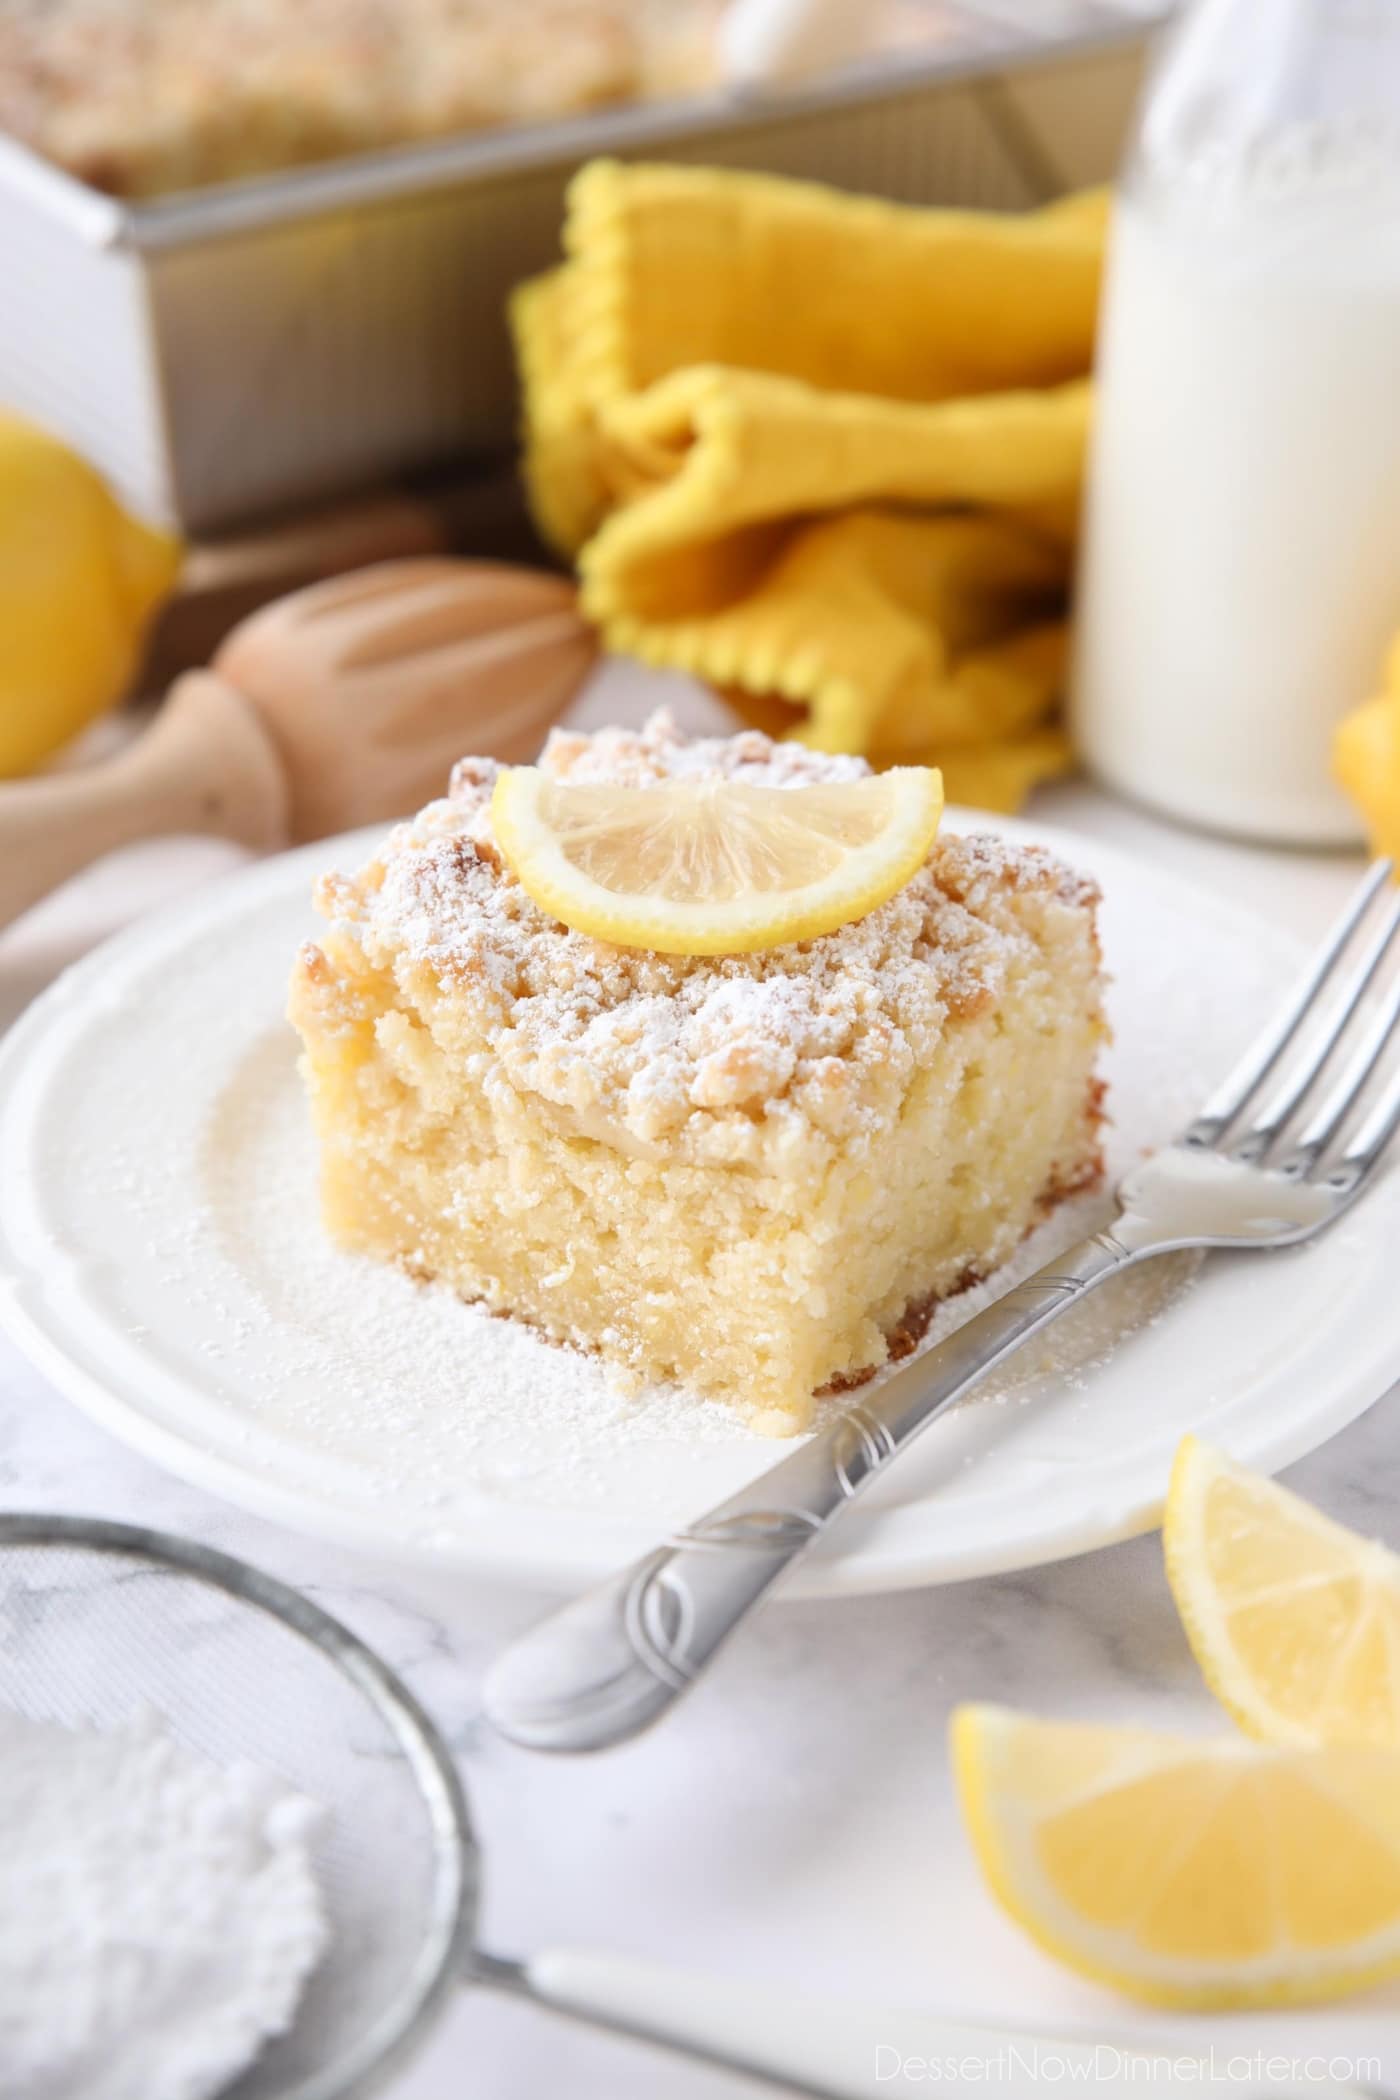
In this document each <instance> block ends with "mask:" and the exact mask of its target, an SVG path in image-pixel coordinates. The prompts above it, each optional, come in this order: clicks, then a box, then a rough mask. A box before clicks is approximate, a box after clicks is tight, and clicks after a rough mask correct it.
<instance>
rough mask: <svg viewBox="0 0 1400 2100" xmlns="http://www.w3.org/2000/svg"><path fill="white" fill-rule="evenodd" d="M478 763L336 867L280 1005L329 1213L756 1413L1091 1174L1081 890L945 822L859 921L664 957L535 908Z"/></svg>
mask: <svg viewBox="0 0 1400 2100" xmlns="http://www.w3.org/2000/svg"><path fill="white" fill-rule="evenodd" d="M542 763H544V764H545V765H547V766H549V767H550V768H552V769H553V770H554V771H556V772H557V773H558V774H559V775H560V777H564V778H575V779H589V778H592V779H617V780H621V781H624V782H626V781H629V780H635V781H645V780H655V779H658V778H666V777H674V776H675V775H676V774H677V773H684V772H691V773H695V772H703V771H704V770H705V769H706V768H707V767H708V768H710V769H711V770H717V771H720V772H723V773H724V774H726V775H727V776H729V777H741V778H742V777H748V778H754V779H760V778H761V779H764V780H768V781H773V782H775V783H776V784H782V783H784V782H788V783H793V782H797V781H802V780H811V779H817V778H833V777H835V778H842V777H852V775H853V774H854V773H856V772H859V771H860V770H862V768H861V767H860V762H859V761H856V760H850V759H831V758H826V757H821V756H818V755H817V754H813V753H808V752H805V751H801V750H798V749H797V748H796V747H791V746H774V745H771V744H769V743H768V741H767V740H766V739H765V738H762V737H759V736H757V735H756V734H754V733H752V732H748V733H745V734H744V735H742V736H739V737H735V738H731V739H727V740H722V741H719V740H717V741H710V742H697V743H688V742H686V741H685V740H684V739H682V738H680V737H679V736H678V735H677V733H676V732H675V730H674V728H673V727H672V725H671V724H670V723H669V721H668V720H666V718H664V717H662V718H658V719H656V720H654V721H653V722H652V723H651V724H649V725H648V727H647V729H646V730H644V731H642V732H640V733H636V734H628V733H623V732H605V733H603V734H602V735H600V736H598V737H595V738H583V737H574V736H564V735H559V734H556V736H555V737H554V739H553V740H552V741H551V744H550V746H549V748H548V750H547V752H546V754H545V758H544V760H543V761H542ZM493 775H494V768H493V767H491V766H490V765H489V764H487V763H485V762H478V761H470V762H466V763H465V764H464V765H463V766H462V767H459V768H458V771H457V775H456V776H455V778H454V783H453V787H452V791H451V793H450V794H449V796H448V797H447V798H445V799H444V800H443V801H442V802H439V803H435V804H433V805H431V806H430V807H429V809H428V810H426V811H425V812H423V814H422V815H421V816H420V817H419V818H417V819H415V820H414V822H413V823H411V824H409V825H406V826H402V827H400V828H399V830H398V831H397V832H396V833H394V834H393V836H392V837H391V838H390V840H389V841H388V842H387V843H386V846H385V848H384V849H383V851H382V852H381V854H380V855H379V856H377V857H376V858H375V859H374V860H373V861H371V863H370V864H369V866H368V867H367V868H365V869H364V870H362V871H361V873H360V874H359V875H357V876H355V877H353V878H343V877H338V878H333V879H332V880H330V881H329V882H327V883H324V884H323V885H322V886H321V889H320V892H319V895H318V903H319V906H320V908H321V910H322V911H323V913H324V914H325V916H326V918H327V921H328V925H327V930H326V932H325V933H324V934H323V935H322V936H321V938H320V939H319V941H318V942H317V943H316V944H314V945H308V946H307V947H306V948H305V949H304V950H303V952H302V954H301V956H300V957H299V959H298V962H297V966H296V971H295V975H294V981H293V986H292V999H291V1014H292V1018H293V1020H294V1022H295V1023H296V1025H297V1027H298V1029H299V1030H300V1031H301V1034H302V1036H303V1039H304V1042H305V1046H306V1055H305V1060H304V1066H305V1071H306V1076H307V1081H308V1085H309V1089H310V1094H311V1101H312V1106H313V1110H314V1114H315V1119H316V1126H317V1130H318V1132H319V1137H320V1143H321V1152H322V1162H323V1193H324V1205H325V1216H326V1222H327V1225H328V1227H329V1229H330V1231H331V1232H332V1233H333V1234H334V1235H335V1237H336V1238H337V1239H338V1240H340V1241H341V1242H342V1243H343V1244H344V1245H346V1246H347V1247H351V1248H355V1249H359V1250H362V1251H366V1252H369V1253H372V1254H375V1255H379V1256H382V1257H385V1258H388V1259H392V1260H395V1261H397V1262H400V1263H402V1264H403V1265H405V1266H406V1267H408V1268H409V1269H411V1270H412V1271H413V1272H414V1273H416V1274H419V1275H421V1276H424V1277H431V1278H436V1279H439V1280H442V1281H444V1282H446V1283H448V1284H450V1285H452V1286H453V1287H454V1288H455V1289H456V1290H458V1291H459V1292H461V1293H462V1294H463V1295H465V1296H467V1297H470V1298H473V1299H478V1300H481V1301H484V1302H485V1304H487V1305H488V1306H489V1307H491V1308H492V1309H493V1310H496V1311H499V1312H502V1313H509V1314H512V1315H514V1316H515V1317H517V1318H521V1319H524V1320H527V1321H530V1322H531V1323H533V1324H534V1325H535V1326H537V1327H538V1328H539V1329H541V1330H542V1331H543V1332H544V1333H545V1334H546V1335H548V1336H549V1337H550V1338H551V1339H553V1340H555V1341H558V1342H563V1343H568V1344H573V1345H575V1346H577V1347H580V1348H585V1349H588V1350H591V1351H595V1352H597V1353H599V1354H601V1355H602V1356H603V1357H604V1358H605V1359H607V1360H608V1361H609V1362H610V1363H612V1364H615V1365H616V1366H617V1367H618V1369H619V1371H620V1372H622V1373H623V1374H624V1375H626V1376H627V1377H629V1378H632V1379H636V1380H640V1381H651V1380H675V1381H679V1382H680V1383H682V1384H683V1385H685V1386H687V1387H689V1388H691V1389H693V1390H695V1391H696V1392H698V1393H701V1394H704V1395H709V1396H714V1397H718V1398H722V1399H724V1400H727V1401H729V1402H731V1403H733V1404H734V1405H736V1406H737V1407H738V1408H740V1409H741V1410H742V1412H743V1413H744V1414H745V1415H746V1416H747V1417H748V1418H749V1419H750V1420H751V1421H752V1422H753V1423H754V1425H755V1426H756V1427H758V1428H760V1429H762V1430H765V1431H768V1432H771V1433H774V1434H786V1433H790V1432H792V1431H794V1430H798V1429H801V1428H802V1427H804V1426H805V1425H806V1423H807V1422H808V1421H809V1420H810V1417H811V1412H812V1406H813V1397H812V1396H813V1394H814V1393H816V1392H817V1391H819V1390H820V1389H822V1388H824V1387H827V1386H829V1385H831V1384H832V1383H833V1382H836V1383H848V1382H853V1381H854V1380H856V1379H858V1378H859V1377H861V1376H862V1375H865V1374H867V1373H868V1372H869V1371H870V1370H871V1369H873V1368H875V1367H877V1366H878V1365H879V1364H880V1363H881V1362H883V1361H884V1360H885V1359H886V1357H887V1356H888V1354H889V1353H890V1351H891V1348H892V1347H893V1348H894V1350H895V1351H896V1353H897V1352H898V1351H899V1350H900V1349H901V1348H902V1347H903V1346H905V1345H906V1343H907V1339H908V1336H909V1333H910V1330H911V1327H914V1326H917V1323H918V1319H919V1316H920V1314H921V1312H926V1310H927V1307H928V1305H929V1303H930V1301H932V1300H935V1299H937V1298H938V1297H940V1296H943V1295H945V1294H947V1293H948V1292H949V1291H951V1290H953V1289H955V1288H956V1287H957V1286H958V1285H959V1284H960V1283H962V1282H965V1281H966V1280H968V1279H969V1278H970V1277H972V1276H976V1275H983V1274H986V1273H988V1272H989V1271H990V1270H992V1269H994V1268H995V1267H996V1266H997V1265H998V1264H999V1263H1000V1262H1002V1261H1003V1260H1005V1259H1006V1257H1007V1256H1008V1255H1009V1254H1010V1253H1011V1252H1012V1250H1013V1249H1014V1248H1015V1246H1016V1245H1017V1243H1018V1241H1019V1240H1020V1239H1021V1238H1022V1237H1023V1235H1024V1234H1025V1233H1026V1232H1027V1230H1028V1229H1030V1227H1031V1226H1032V1225H1033V1224H1035V1223H1036V1222H1037V1220H1038V1219H1039V1218H1040V1217H1042V1216H1043V1215H1045V1213H1046V1211H1047V1209H1048V1208H1049V1207H1050V1206H1052V1205H1053V1204H1054V1203H1055V1202H1057V1201H1058V1200H1060V1199H1061V1198H1062V1197H1063V1196H1064V1195H1066V1194H1067V1193H1069V1192H1070V1191H1071V1190H1074V1189H1078V1188H1082V1187H1084V1186H1085V1185H1086V1184H1088V1183H1089V1182H1091V1181H1092V1180H1093V1179H1095V1178H1096V1176H1097V1175H1098V1173H1099V1171H1100V1153H1099V1123H1100V1111H1099V1088H1098V1086H1097V1084H1096V1082H1095V1079H1094V1062H1095V1057H1096V1053H1097V1050H1098V1047H1099V1045H1100V1042H1101V1040H1102V1038H1103V1034H1104V1023H1103V1018H1102V1012H1101V1005H1100V969H1099V953H1098V945H1097V939H1096V934H1095V925H1094V906H1095V893H1094V891H1093V888H1092V885H1090V884H1088V883H1086V882H1085V881H1084V880H1083V879H1082V878H1080V877H1078V876H1076V875H1074V874H1073V873H1072V872H1071V871H1070V870H1068V869H1066V868H1065V867H1064V866H1063V865H1062V864H1060V863H1059V862H1057V861H1055V860H1053V859H1052V858H1051V857H1050V856H1049V855H1047V854H1043V853H1039V852H1035V851H1027V850H1024V849H1018V848H1011V847H1008V846H1007V845H1005V844H1004V843H1003V842H1001V841H999V840H996V839H994V838H989V837H971V838H965V839H963V838H956V837H945V838H943V839H941V840H940V841H939V842H938V843H937V844H936V845H935V847H934V849H933V851H932V853H931V855H930V857H929V860H928V862H927V864H926V866H925V867H924V868H923V869H922V870H921V871H920V872H919V874H918V875H916V877H915V878H914V880H913V881H912V882H911V883H909V884H908V885H906V887H905V888H904V889H903V890H902V891H900V892H899V893H898V895H897V896H895V897H894V898H892V899H890V900H889V902H888V903H886V904H884V905H881V906H880V907H878V908H877V910H875V911H874V912H871V913H869V914H868V915H867V916H866V917H865V918H864V919H862V920H861V921H859V922H858V923H857V924H856V925H854V926H848V927H843V928H841V929H840V930H839V931H837V932H836V933H832V934H827V935H823V936H820V937H819V938H817V939H815V940H812V941H808V942H802V943H798V944H795V945H792V946H789V947H787V948H779V949H774V950H770V951H768V952H767V953H761V954H757V955H749V956H738V957H708V958H699V957H684V956H656V955H648V954H641V953H636V952H632V951H627V950H620V949H616V948H611V947H609V946H608V945H607V944H605V943H602V942H597V941H592V940H589V939H588V938H587V937H585V936H583V935H580V934H576V933H571V932H569V931H568V930H567V929H566V928H564V927H563V926H561V925H560V924H559V923H558V922H557V921H552V920H548V919H546V918H545V916H544V915H543V914H542V913H540V912H539V911H538V910H537V909H536V907H535V906H534V905H533V904H532V903H531V901H530V899H529V898H528V897H527V896H526V895H525V893H524V891H523V890H522V889H521V888H520V886H519V884H518V883H517V882H516V881H515V879H514V877H513V876H512V875H511V874H510V872H509V870H508V869H507V868H506V867H505V865H504V863H503V862H502V860H501V858H500V855H499V853H498V852H497V851H496V850H495V847H494V842H493V840H492V837H491V833H490V814H489V796H490V788H491V782H492V778H493Z"/></svg>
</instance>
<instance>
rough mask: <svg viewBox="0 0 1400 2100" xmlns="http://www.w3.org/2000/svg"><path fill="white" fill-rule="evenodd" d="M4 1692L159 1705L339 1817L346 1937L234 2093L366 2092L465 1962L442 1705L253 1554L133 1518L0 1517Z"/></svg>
mask: <svg viewBox="0 0 1400 2100" xmlns="http://www.w3.org/2000/svg"><path fill="white" fill-rule="evenodd" d="M0 1706H6V1707H9V1708H10V1709H11V1710H12V1711H15V1712H18V1713H20V1714H22V1715H24V1716H26V1717H28V1718H30V1719H34V1720H46V1721H58V1722H62V1723H63V1724H65V1725H66V1726H69V1727H80V1726H96V1727H98V1728H107V1727H115V1726H119V1725H121V1724H122V1723H125V1722H128V1721H130V1719H131V1718H132V1715H133V1712H134V1711H136V1710H138V1709H140V1708H142V1707H150V1708H154V1709H155V1711H156V1712H157V1713H158V1714H160V1716H161V1717H162V1718H163V1720H164V1721H165V1723H166V1724H167V1726H168V1727H169V1729H170V1730H171V1732H172V1733H173V1734H174V1735H175V1736H176V1737H178V1738H179V1739H180V1740H181V1741H183V1742H185V1743H187V1744H188V1745H189V1746H190V1747H191V1748H192V1749H194V1750H197V1751H200V1752H202V1753H203V1754H204V1755H205V1756H206V1757H208V1758H210V1759H212V1760H213V1761H214V1762H215V1763H216V1764H220V1765H227V1764H230V1763H232V1762H234V1761H235V1760H238V1759H247V1760H248V1761H250V1762H251V1763H254V1764H256V1765H259V1766H261V1767H263V1768H265V1769H266V1770H268V1771H271V1772H276V1773H278V1774H279V1775H280V1776H281V1777H282V1778H284V1779H285V1780H287V1781H288V1782H289V1783H290V1784H291V1785H292V1786H293V1787H295V1788H296V1789H297V1790H298V1791H300V1792H301V1793H304V1794H306V1795H309V1796H310V1797H311V1798H312V1799H313V1800H315V1801H317V1802H319V1803H321V1804H322V1805H323V1806H324V1807H325V1809H326V1810H327V1811H328V1812H329V1813H328V1814H327V1816H326V1818H325V1822H324V1825H323V1828H322V1829H321V1831H320V1833H319V1835H318V1837H317V1840H316V1842H315V1847H314V1853H315V1858H314V1864H315V1870H316V1876H317V1881H318V1884H319V1886H320V1889H321V1894H322V1898H323V1901H324V1903H325V1907H326V1911H327V1915H328V1919H329V1922H330V1927H331V1933H330V1940H329V1944H328V1947H327V1950H326V1953H325V1955H324V1957H323V1959H322V1961H321V1963H320V1964H319V1966H318V1968H317V1969H316V1970H315V1972H314V1974H313V1975H312V1977H311V1979H310V1982H309V1983H308V1985H307V1989H306V1992H305V1995H304V1997H303V1999H302V2002H301V2005H300V2008H299V2011H298V2015H297V2019H296V2023H295V2026H294V2027H293V2029H292V2030H291V2032H290V2033H289V2034H287V2035H285V2036H283V2037H282V2038H280V2039H279V2040H276V2041H274V2042H272V2043H270V2044H269V2046H268V2047H267V2049H266V2050H265V2051H264V2052H263V2053H262V2055H261V2056H260V2057H259V2058H258V2060H257V2063H256V2064H255V2066H254V2067H253V2068H252V2069H251V2070H250V2071H249V2072H248V2073H247V2074H246V2075H245V2076H244V2077H243V2078H241V2079H240V2080H239V2081H238V2083H237V2085H236V2086H235V2087H234V2088H233V2089H232V2091H233V2093H234V2094H236V2096H237V2100H332V2096H334V2100H349V2096H351V2095H357V2094H360V2093H362V2092H367V2091H368V2090H370V2088H371V2083H374V2084H377V2083H378V2081H379V2077H380V2076H381V2075H382V2074H383V2073H384V2072H385V2071H387V2070H388V2068H389V2067H390V2066H391V2064H392V2063H393V2062H394V2060H395V2059H396V2058H397V2057H398V2055H399V2054H400V2052H401V2051H402V2050H404V2049H406V2048H407V2047H408V2046H409V2044H410V2043H411V2041H412V2040H413V2038H414V2036H415V2035H416V2033H417V2032H418V2030H419V2028H420V2027H421V2026H423V2025H424V2024H425V2023H426V2022H427V2020H428V2019H429V2018H430V2017H431V2015H432V2013H433V2011H434V2009H435V2007H436V2006H437V2004H438V2002H439V2000H440V1999H441V1998H442V1996H443V1994H444V1992H445V1991H446V1990H447V1989H448V1988H449V1987H450V1985H451V1984H452V1982H453V1981H454V1978H455V1973H456V1970H457V1969H458V1967H459V1965H460V1963H461V1962H462V1961H463V1960H465V1957H466V1954H467V1951H468V1949H469V1947H470V1943H471V1929H472V1925H473V1922H474V1913H475V1901H476V1875H475V1869H476V1852H475V1847H474V1845H473V1842H472V1834H471V1825H470V1821H469V1818H468V1813H467V1804H466V1799H465V1796H464V1794H463V1792H462V1788H461V1783H460V1781H459V1780H458V1777H457V1774H456V1771H455V1769H454V1767H453V1765H452V1762H451V1759H450V1757H449V1755H448V1753H447V1751H446V1749H445V1747H444V1746H443V1744H442V1743H441V1741H440V1739H439V1738H438V1736H437V1733H436V1731H435V1730H434V1728H433V1726H432V1724H431V1722H430V1721H429V1720H428V1718H427V1716H426V1715H425V1714H424V1713H423V1711H422V1709H421V1708H420V1707H419V1706H418V1704H417V1702H416V1701H415V1700H414V1699H413V1698H412V1696H411V1694H410V1693H409V1692H408V1691H407V1690H406V1688H405V1687H404V1686H403V1685H402V1684H400V1683H399V1682H398V1680H397V1679H396V1678H395V1677H394V1676H393V1674H392V1673H391V1672H390V1671H388V1670H387V1669H386V1668H385V1667H384V1665H383V1664H382V1663H380V1662H379V1661H378V1659H377V1658H376V1657H375V1656H374V1655H373V1654H371V1653H370V1651H369V1650H368V1649H366V1648H365V1647H364V1646H363V1645H362V1644H361V1643H360V1642H359V1641H358V1640H356V1639H355V1638H354V1636H353V1635H352V1634H350V1633H349V1632H348V1631H347V1630H346V1629H345V1628H344V1627H342V1626H341V1625H339V1623H338V1622H337V1621H336V1620H334V1619H332V1618H330V1617H329V1616H328V1615H327V1614H326V1613H325V1612H322V1611H320V1610H319V1609H318V1608H317V1607H316V1606H315V1605H314V1604H311V1603H310V1602H308V1601H307V1599H305V1598H304V1597H301V1596H299V1595H298V1594H297V1593H296V1592H295V1591H293V1590H290V1589H287V1588H286V1587H285V1586H284V1585H283V1584H281V1583H279V1582H275V1581H273V1580H271V1579H270V1578H269V1577H267V1576H264V1575H261V1574H259V1573H258V1572H257V1570H256V1569H253V1568H250V1567H247V1566H245V1565H244V1564H243V1563H241V1562H239V1561H236V1560H232V1559H230V1558H228V1557H227V1556H225V1555H224V1554H221V1553H214V1552H211V1551H210V1550H209V1549H208V1548H206V1547H204V1546H201V1545H197V1544H194V1543H185V1542H182V1541H180V1540H177V1539H171V1538H166V1537H164V1536H162V1535H160V1534H157V1533H154V1532H149V1531H144V1530H140V1529H137V1528H135V1527H129V1526H126V1525H117V1524H97V1523H90V1522H88V1521H86V1520H84V1519H73V1518H54V1517H6V1518H0Z"/></svg>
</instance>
